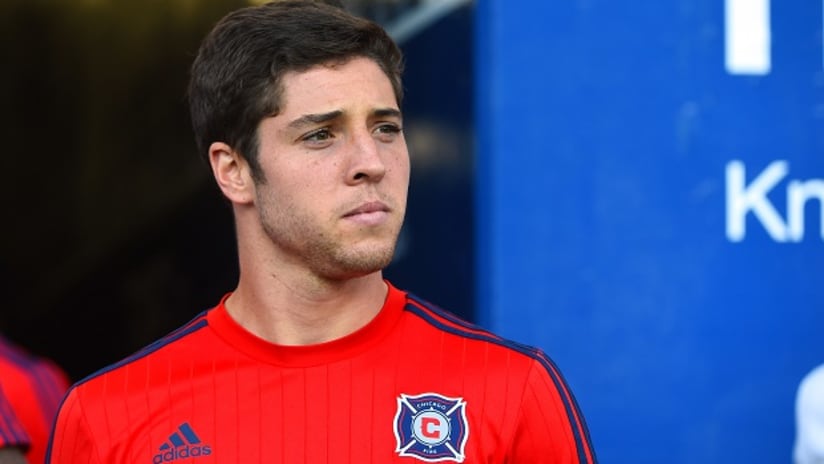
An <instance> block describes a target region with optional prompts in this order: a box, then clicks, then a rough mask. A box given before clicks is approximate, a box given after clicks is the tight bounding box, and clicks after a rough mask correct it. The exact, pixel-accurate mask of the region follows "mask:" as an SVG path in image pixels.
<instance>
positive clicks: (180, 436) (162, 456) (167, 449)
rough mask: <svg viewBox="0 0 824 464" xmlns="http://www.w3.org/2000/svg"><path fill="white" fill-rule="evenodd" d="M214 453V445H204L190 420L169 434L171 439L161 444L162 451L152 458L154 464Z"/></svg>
mask: <svg viewBox="0 0 824 464" xmlns="http://www.w3.org/2000/svg"><path fill="white" fill-rule="evenodd" d="M210 454H212V447H211V446H209V445H202V444H201V442H200V437H198V436H197V434H196V433H195V431H194V430H192V426H190V425H189V423H188V422H184V423H182V424H180V426H179V427H178V428H177V431H176V432H175V433H173V434H171V435H169V441H167V442H166V443H163V444H162V445H160V452H159V453H157V454H155V455H154V457H153V458H152V464H163V463H164V462H173V461H177V460H178V459H183V458H196V457H198V456H208V455H210Z"/></svg>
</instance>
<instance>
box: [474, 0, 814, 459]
mask: <svg viewBox="0 0 824 464" xmlns="http://www.w3.org/2000/svg"><path fill="white" fill-rule="evenodd" d="M476 10H477V11H476V21H477V23H476V27H477V30H476V49H475V51H476V74H475V75H476V105H477V106H476V108H477V111H476V126H477V167H478V177H477V179H476V182H477V183H476V205H477V209H476V215H477V230H476V234H477V235H476V236H477V245H476V247H477V248H476V251H477V256H476V259H477V262H478V268H477V273H478V276H477V291H476V298H477V302H478V307H479V312H478V314H477V318H478V320H479V322H480V323H481V324H483V325H485V326H488V327H490V328H492V329H494V330H496V331H499V332H501V333H502V334H503V335H505V336H508V337H510V338H514V339H516V340H519V341H523V342H527V343H530V344H534V345H538V346H540V347H541V348H543V349H544V350H545V351H547V352H548V353H549V355H550V356H551V357H552V358H553V359H554V360H555V361H556V362H557V363H558V364H559V366H560V368H561V369H562V370H563V371H564V373H565V375H566V378H567V380H568V382H569V383H570V385H571V386H572V388H573V391H574V392H575V394H576V397H577V399H578V401H579V403H580V405H581V407H582V409H583V411H584V413H585V415H586V417H587V421H588V424H589V427H590V432H591V434H592V437H593V441H594V444H595V447H596V449H597V452H598V456H599V460H600V461H601V462H604V463H661V462H669V463H698V462H700V463H728V462H764V463H777V462H790V458H791V449H792V441H793V434H794V422H793V421H794V417H793V407H794V395H795V390H796V388H797V385H798V382H799V381H800V379H801V377H802V376H803V375H804V374H805V373H806V372H807V371H809V370H810V369H812V367H814V366H815V365H817V364H819V363H821V362H824V336H822V333H824V330H822V329H823V328H824V273H822V264H824V238H822V231H821V216H822V214H823V213H822V208H821V201H818V200H810V201H808V202H807V205H806V208H805V220H806V227H805V236H804V238H803V240H802V241H800V242H797V243H794V242H784V243H782V242H778V241H776V240H774V239H773V238H772V237H771V236H770V235H769V234H768V233H767V231H766V230H765V228H764V227H763V226H762V225H761V224H760V222H759V221H758V220H757V218H755V216H754V215H753V214H748V216H747V221H746V236H745V238H744V239H743V240H742V241H739V242H732V241H730V240H729V239H728V238H727V235H726V222H725V217H726V211H727V205H726V199H725V189H726V184H727V182H726V177H725V170H726V166H727V165H728V163H730V162H732V161H734V160H738V161H741V162H742V163H743V164H744V166H745V167H746V182H747V184H749V183H750V182H751V181H752V180H753V179H754V178H755V177H756V176H757V175H758V174H759V173H761V172H762V171H763V170H765V169H766V168H767V166H769V165H770V164H771V163H772V162H774V161H778V160H784V161H786V162H787V163H788V165H789V173H788V174H787V176H786V177H785V178H784V179H783V180H782V181H781V182H780V183H778V184H777V185H776V186H775V188H773V189H772V190H771V191H770V193H769V195H768V197H769V200H770V201H771V203H772V204H773V205H774V206H775V209H776V210H777V211H778V212H779V213H780V214H781V216H782V218H783V220H784V221H785V222H786V220H787V206H786V192H787V188H788V185H789V183H790V181H793V180H797V181H802V182H807V181H816V179H818V180H819V181H820V180H821V179H824V156H822V153H824V130H822V129H824V73H822V58H821V57H822V49H821V29H822V23H821V22H822V12H821V3H820V2H813V1H809V0H807V1H799V2H773V3H772V9H771V30H772V52H771V57H772V69H771V71H770V73H769V74H766V75H763V76H746V75H732V74H729V73H728V72H727V71H726V69H725V66H724V27H725V24H724V3H723V2H720V1H709V0H702V1H671V2H643V3H633V2H609V1H605V0H589V1H577V2H543V1H530V2H517V6H516V5H515V3H513V2H506V1H504V0H487V1H483V0H481V1H479V2H477V5H476Z"/></svg>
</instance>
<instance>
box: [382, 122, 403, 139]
mask: <svg viewBox="0 0 824 464" xmlns="http://www.w3.org/2000/svg"><path fill="white" fill-rule="evenodd" d="M402 131H403V129H401V127H400V126H399V125H397V124H393V123H384V124H380V125H378V127H376V128H375V135H376V136H377V137H378V138H379V139H380V140H383V141H385V142H390V141H392V140H394V139H395V137H397V135H398V134H400V133H401V132H402Z"/></svg>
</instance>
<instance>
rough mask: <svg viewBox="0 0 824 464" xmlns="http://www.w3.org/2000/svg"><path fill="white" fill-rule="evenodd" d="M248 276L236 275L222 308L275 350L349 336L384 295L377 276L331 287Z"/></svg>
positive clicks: (316, 281) (314, 281) (365, 321)
mask: <svg viewBox="0 0 824 464" xmlns="http://www.w3.org/2000/svg"><path fill="white" fill-rule="evenodd" d="M250 275H256V276H259V277H258V278H257V279H252V278H251V277H250ZM250 275H247V276H244V275H243V274H241V279H240V281H239V283H238V287H237V289H236V290H235V291H234V292H233V293H232V295H231V296H230V297H229V298H228V299H227V300H226V309H227V311H228V312H229V315H230V316H231V317H232V318H233V319H234V320H235V321H237V322H238V323H239V324H240V325H241V326H243V327H244V328H245V329H246V330H248V331H250V332H252V333H253V334H255V335H256V336H258V337H260V338H263V339H264V340H267V341H269V342H272V343H276V344H279V345H310V344H317V343H323V342H328V341H331V340H335V339H338V338H341V337H344V336H346V335H349V334H350V333H352V332H355V331H357V330H358V329H360V328H361V327H363V326H365V325H366V324H368V323H369V321H371V320H372V319H373V318H374V317H375V316H376V315H377V314H378V312H380V310H381V308H382V307H383V303H384V301H385V299H386V294H387V292H388V288H387V286H386V283H385V282H384V281H383V277H382V274H381V272H380V271H378V272H374V273H372V274H368V275H366V276H363V277H358V278H354V279H348V280H345V281H335V282H328V281H320V280H319V279H310V281H309V282H306V281H304V282H296V281H294V280H292V281H287V280H285V279H284V278H283V276H280V275H276V274H263V275H261V274H260V273H251V274H250Z"/></svg>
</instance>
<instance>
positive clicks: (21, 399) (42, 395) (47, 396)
mask: <svg viewBox="0 0 824 464" xmlns="http://www.w3.org/2000/svg"><path fill="white" fill-rule="evenodd" d="M0 387H2V390H3V392H4V393H5V395H6V399H7V400H8V404H9V405H10V408H11V410H13V412H14V415H15V416H16V417H17V418H18V419H19V421H20V424H21V425H22V427H23V428H24V429H25V431H26V434H28V437H29V438H30V439H31V446H30V447H29V449H28V452H27V453H26V458H28V460H29V462H32V463H41V462H44V460H45V457H46V445H47V444H48V440H49V433H50V432H51V427H52V424H53V423H54V419H55V417H56V415H57V406H58V405H59V403H60V399H61V398H62V397H63V394H65V393H66V390H67V389H68V388H69V380H68V377H67V376H66V374H65V373H64V372H63V371H62V370H61V369H60V368H58V367H57V366H56V365H55V364H54V363H53V362H52V361H51V360H49V359H46V358H41V357H37V356H34V355H32V354H31V353H29V352H27V351H26V350H24V349H23V348H21V347H19V346H16V345H14V344H13V343H11V342H10V341H8V340H6V339H4V338H3V337H0ZM2 415H3V410H2V409H0V421H2ZM2 441H3V437H2V426H0V442H2Z"/></svg>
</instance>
